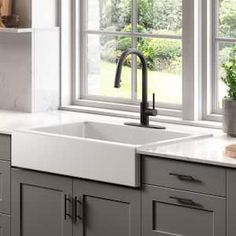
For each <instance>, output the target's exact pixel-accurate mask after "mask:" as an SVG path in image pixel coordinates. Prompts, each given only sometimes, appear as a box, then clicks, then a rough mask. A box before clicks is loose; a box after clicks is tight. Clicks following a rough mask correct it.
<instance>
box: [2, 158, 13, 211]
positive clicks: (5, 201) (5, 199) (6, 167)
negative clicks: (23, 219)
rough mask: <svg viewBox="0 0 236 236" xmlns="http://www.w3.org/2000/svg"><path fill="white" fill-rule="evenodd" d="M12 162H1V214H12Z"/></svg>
mask: <svg viewBox="0 0 236 236" xmlns="http://www.w3.org/2000/svg"><path fill="white" fill-rule="evenodd" d="M10 171H11V169H10V162H7V161H0V213H5V214H10V185H11V180H10V179H11V178H10Z"/></svg>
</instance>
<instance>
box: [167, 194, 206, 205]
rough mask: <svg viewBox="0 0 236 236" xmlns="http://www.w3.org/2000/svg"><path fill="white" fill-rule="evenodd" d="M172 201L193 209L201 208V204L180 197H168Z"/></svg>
mask: <svg viewBox="0 0 236 236" xmlns="http://www.w3.org/2000/svg"><path fill="white" fill-rule="evenodd" d="M170 199H172V200H176V201H177V202H178V203H180V204H182V205H188V206H193V207H202V205H201V204H199V203H197V202H194V201H193V200H192V199H186V198H180V197H172V196H171V197H170Z"/></svg>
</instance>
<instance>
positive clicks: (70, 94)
mask: <svg viewBox="0 0 236 236" xmlns="http://www.w3.org/2000/svg"><path fill="white" fill-rule="evenodd" d="M133 1H134V0H133ZM80 2H81V1H78V0H72V1H68V0H60V25H61V82H60V85H61V86H60V90H61V92H60V101H61V103H60V107H61V108H62V109H65V110H66V109H67V107H68V109H70V108H71V106H73V107H75V108H76V107H78V106H82V107H91V108H94V109H96V108H98V112H99V108H103V109H112V110H116V112H118V111H119V110H120V111H121V113H122V111H131V112H139V104H126V103H113V102H110V101H109V100H108V101H98V100H96V101H95V100H93V99H92V100H90V99H81V91H80V90H79V89H77V88H79V87H81V83H80V78H81V67H80V66H79V65H80V60H81V58H80V55H81V50H82V49H83V48H81V43H80V42H81V37H80V30H81V24H82V22H81V21H80V19H81V11H82V9H81V5H80V4H81V3H80ZM201 3H202V0H183V33H182V38H183V39H182V40H183V79H182V81H183V84H182V92H183V94H182V98H183V100H182V109H180V108H179V107H176V108H173V106H170V107H168V106H166V104H164V106H162V105H163V104H160V103H158V104H157V105H158V107H157V108H158V114H159V115H163V116H171V117H176V118H181V119H183V120H189V121H196V120H201V119H202V117H203V112H202V111H203V109H202V107H203V102H202V101H203V100H204V99H201V98H202V94H205V91H204V89H202V86H203V83H202V74H203V73H202V72H203V71H202V66H201V63H200V61H201V60H202V54H203V53H202V51H201V50H200V47H199V46H201V43H202V40H199V33H200V32H202V31H201V30H202V29H201V27H202V24H201V13H202V5H201ZM133 14H134V13H133ZM201 39H203V37H202V38H201ZM78 45H80V46H78ZM62 61H63V63H62ZM200 99H201V100H200ZM154 120H155V118H154Z"/></svg>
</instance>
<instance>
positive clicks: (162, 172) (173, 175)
mask: <svg viewBox="0 0 236 236" xmlns="http://www.w3.org/2000/svg"><path fill="white" fill-rule="evenodd" d="M225 181H226V170H225V169H224V168H218V167H214V166H207V165H200V164H193V163H188V162H182V161H175V160H167V159H162V158H151V157H144V161H143V183H145V184H152V185H158V186H164V187H170V188H175V189H181V190H189V191H193V192H199V193H207V194H212V195H218V196H225V195H226V183H225Z"/></svg>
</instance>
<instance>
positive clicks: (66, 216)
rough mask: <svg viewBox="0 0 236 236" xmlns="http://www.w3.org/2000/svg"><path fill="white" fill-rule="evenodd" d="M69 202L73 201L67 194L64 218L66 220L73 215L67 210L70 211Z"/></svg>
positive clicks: (65, 196)
mask: <svg viewBox="0 0 236 236" xmlns="http://www.w3.org/2000/svg"><path fill="white" fill-rule="evenodd" d="M68 203H72V200H71V199H70V198H69V197H67V195H66V194H65V195H64V207H65V209H64V219H65V220H67V218H69V219H72V215H70V213H68V212H67V211H68V209H67V205H68Z"/></svg>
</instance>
